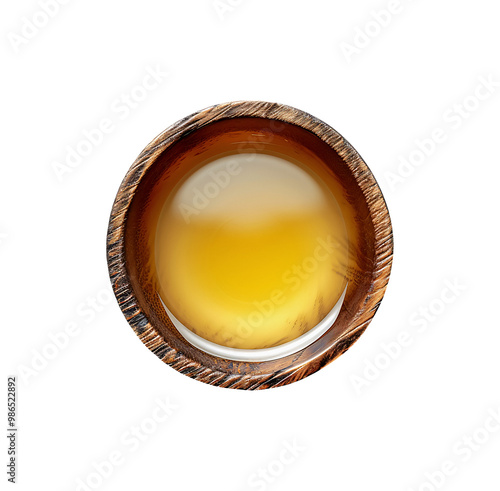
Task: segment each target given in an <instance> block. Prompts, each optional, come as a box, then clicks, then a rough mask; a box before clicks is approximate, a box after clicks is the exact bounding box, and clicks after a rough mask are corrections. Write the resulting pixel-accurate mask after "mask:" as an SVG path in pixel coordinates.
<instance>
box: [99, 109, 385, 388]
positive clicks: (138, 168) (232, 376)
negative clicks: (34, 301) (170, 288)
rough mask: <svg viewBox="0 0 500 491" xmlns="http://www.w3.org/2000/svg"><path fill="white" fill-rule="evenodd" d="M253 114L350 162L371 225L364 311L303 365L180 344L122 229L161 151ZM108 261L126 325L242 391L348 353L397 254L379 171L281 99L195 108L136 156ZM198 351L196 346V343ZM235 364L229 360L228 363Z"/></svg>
mask: <svg viewBox="0 0 500 491" xmlns="http://www.w3.org/2000/svg"><path fill="white" fill-rule="evenodd" d="M245 117H255V118H263V119H269V120H276V121H282V122H285V123H290V124H292V125H295V126H299V127H301V128H303V129H305V130H308V131H309V132H312V133H313V134H314V135H316V136H317V137H319V138H320V139H321V140H322V141H323V142H325V143H326V144H327V145H328V146H329V147H330V148H332V149H333V150H334V151H335V152H336V153H337V154H338V155H339V157H340V158H341V159H342V161H343V162H344V163H345V164H346V165H347V167H348V169H349V171H350V172H351V174H352V176H353V177H354V179H355V181H356V183H357V185H358V186H359V188H360V190H361V192H362V193H363V197H364V199H365V201H366V205H367V207H368V210H369V218H370V219H371V221H372V224H373V228H374V244H373V245H374V259H373V265H374V267H373V272H372V279H371V288H370V292H369V293H368V294H367V296H366V298H365V301H364V305H363V309H362V310H361V311H360V312H359V313H358V315H357V316H356V318H355V321H354V322H352V325H350V328H349V329H348V331H347V332H345V333H344V334H343V335H342V336H340V337H339V338H338V339H336V340H335V342H334V343H333V345H331V346H329V348H328V350H327V352H325V353H322V354H321V355H320V356H319V358H320V359H315V360H310V362H306V363H304V364H302V365H300V366H296V367H290V368H289V369H288V370H287V369H286V368H285V369H280V370H276V371H274V372H271V373H266V374H252V373H242V372H240V371H239V370H237V371H231V370H230V369H228V370H221V369H220V368H219V367H213V366H212V367H210V366H206V365H204V364H201V363H200V362H199V361H197V360H194V359H193V358H191V357H189V356H188V355H187V354H186V353H182V352H180V351H178V350H176V349H175V348H174V347H173V346H172V345H171V344H169V342H168V339H165V337H164V336H163V335H162V334H161V333H160V331H159V330H157V329H156V328H155V327H154V325H152V323H151V322H150V321H149V319H148V317H147V315H146V312H145V311H144V309H143V308H142V307H141V305H140V302H139V300H138V299H137V297H136V295H135V293H134V289H133V285H132V282H131V279H130V278H129V275H128V273H127V268H126V255H125V228H126V219H127V213H128V210H129V207H130V205H131V203H132V201H133V198H134V195H135V191H136V189H137V187H138V185H139V183H140V182H141V179H142V178H143V177H144V175H145V174H146V172H147V170H148V169H149V168H150V167H151V166H152V165H154V163H155V162H156V160H157V159H158V157H159V156H160V155H161V154H162V153H163V152H164V151H166V150H167V149H168V148H169V147H170V146H171V145H173V144H174V143H176V142H177V141H179V140H180V139H181V138H183V136H186V135H187V134H189V133H192V132H193V131H195V130H197V129H200V128H202V127H204V126H207V125H209V124H211V123H214V122H216V121H221V120H224V119H231V118H245ZM106 244H107V262H108V270H109V276H110V280H111V284H112V288H113V292H114V294H115V296H116V298H117V301H118V304H119V306H120V309H121V310H122V312H123V314H124V316H125V318H126V319H127V321H128V323H129V324H130V326H131V327H132V329H133V330H134V331H135V333H136V334H137V335H138V336H139V338H140V339H141V341H142V342H143V343H144V344H145V345H146V346H147V347H148V348H149V349H150V350H151V351H153V353H155V354H156V355H157V356H158V357H159V358H160V359H161V360H162V361H164V362H165V363H167V364H168V365H170V366H172V367H173V368H175V369H176V370H178V371H179V372H181V373H183V374H185V375H188V376H189V377H191V378H194V379H196V380H199V381H201V382H205V383H207V384H211V385H217V386H221V387H229V388H238V389H251V390H253V389H265V388H270V387H278V386H282V385H286V384H289V383H291V382H295V381H297V380H300V379H302V378H305V377H307V376H308V375H311V374H312V373H314V372H316V371H317V370H319V369H320V368H322V367H323V366H325V365H326V364H328V363H330V362H331V361H333V360H334V359H335V358H337V357H338V356H340V355H341V354H342V353H344V352H345V351H346V350H347V349H348V348H349V347H350V346H351V345H352V344H353V343H354V342H355V341H356V340H357V339H358V338H359V336H360V335H361V334H362V333H363V332H364V330H365V329H366V327H367V326H368V324H369V322H370V321H371V319H372V318H373V316H374V314H375V312H376V310H377V309H378V307H379V305H380V302H381V300H382V298H383V296H384V293H385V290H386V288H387V284H388V281H389V276H390V271H391V267H392V257H393V234H392V224H391V219H390V216H389V211H388V209H387V205H386V202H385V199H384V197H383V195H382V192H381V190H380V188H379V186H378V183H377V181H376V180H375V177H374V176H373V174H372V173H371V171H370V169H369V168H368V166H367V165H366V163H365V162H364V161H363V159H362V158H361V156H360V155H359V154H358V152H357V151H356V150H355V149H354V148H353V147H352V146H351V145H350V144H349V143H348V142H347V141H346V140H345V139H344V138H343V137H342V136H341V135H340V134H339V133H338V132H337V131H336V130H334V129H333V128H331V127H330V126H329V125H328V124H326V123H324V122H323V121H321V120H319V119H318V118H316V117H314V116H312V115H310V114H309V113H306V112H304V111H301V110H299V109H296V108H293V107H291V106H287V105H284V104H279V103H272V102H262V101H236V102H228V103H222V104H216V105H213V106H210V107H208V108H206V109H202V110H200V111H197V112H195V113H193V114H191V115H189V116H187V117H185V118H183V119H181V120H179V121H178V122H176V123H174V124H173V125H171V126H170V127H168V128H167V129H166V130H164V131H163V132H162V133H160V134H159V135H158V136H157V137H156V138H155V139H154V140H153V141H152V142H151V143H149V145H147V146H146V147H145V148H144V150H143V151H142V152H141V153H140V154H139V156H138V157H137V158H136V160H135V161H134V163H133V164H132V166H131V167H130V169H129V170H128V171H127V173H126V175H125V177H124V179H123V181H122V183H121V185H120V188H119V190H118V192H117V195H116V198H115V200H114V203H113V208H112V211H111V216H110V220H109V226H108V232H107V242H106ZM195 349H198V348H195ZM228 366H229V367H231V366H232V364H231V363H229V364H228Z"/></svg>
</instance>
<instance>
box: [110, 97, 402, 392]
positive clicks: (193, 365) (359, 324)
mask: <svg viewBox="0 0 500 491" xmlns="http://www.w3.org/2000/svg"><path fill="white" fill-rule="evenodd" d="M243 134H245V135H251V136H250V137H248V138H247V140H246V143H245V145H246V147H245V145H243V146H242V145H241V143H240V142H241V135H243ZM235 144H238V145H236V146H235ZM228 145H229V147H230V148H231V149H232V151H233V152H235V150H234V149H235V148H239V150H236V152H238V151H240V152H248V151H249V150H248V145H250V147H251V148H252V149H253V151H257V152H261V153H266V152H267V151H268V150H269V149H271V150H272V149H273V148H274V147H276V148H278V147H279V148H280V149H281V150H280V151H282V152H285V153H286V152H288V153H289V155H292V154H294V152H295V154H296V153H297V151H298V150H297V149H301V151H303V152H307V154H308V155H311V156H312V157H311V158H314V159H315V161H317V162H320V163H321V167H322V169H321V170H322V172H325V173H326V174H325V175H328V178H329V179H331V180H332V182H334V186H336V193H337V198H338V200H339V201H340V202H341V205H342V206H341V209H342V213H343V218H344V220H345V224H346V230H347V243H348V259H347V261H346V265H345V279H346V285H347V286H346V287H345V290H344V292H343V294H342V296H341V299H340V301H339V302H338V303H337V305H336V306H335V309H334V311H332V312H333V314H332V313H330V314H332V315H328V316H326V317H325V318H324V319H323V321H322V322H320V323H319V324H318V325H317V326H316V327H314V328H313V329H311V330H310V331H308V332H307V333H306V334H304V335H302V336H300V337H299V338H297V339H295V340H293V341H291V342H290V343H285V344H282V345H281V346H275V347H271V348H267V349H255V350H251V349H250V350H245V349H241V350H240V349H238V348H230V347H227V346H221V345H217V344H214V343H210V342H209V341H206V340H205V339H203V338H200V337H199V336H197V335H196V334H194V333H193V332H191V331H190V330H189V329H187V328H186V327H185V326H183V325H182V323H181V322H179V321H178V320H177V319H176V318H175V317H174V315H173V314H172V313H171V312H170V311H169V310H168V308H167V307H166V306H165V304H164V303H163V302H162V300H161V298H160V297H159V295H158V293H157V292H158V285H157V284H156V278H155V275H154V262H155V259H154V253H152V252H151V251H154V246H152V243H151V241H152V239H151V237H152V233H151V231H152V230H153V231H154V230H156V228H155V227H156V224H157V221H158V216H159V209H158V208H159V205H158V204H157V203H156V204H155V198H154V196H155V193H156V194H157V195H158V193H159V191H158V189H160V188H161V186H163V188H162V189H170V190H171V189H172V187H173V186H174V185H175V183H174V179H175V176H176V175H177V176H178V175H181V174H183V173H184V174H185V173H186V172H189V170H190V169H191V168H193V169H194V168H195V166H196V165H198V164H199V162H200V158H201V157H200V156H202V157H203V159H205V161H207V158H208V159H210V158H212V159H215V158H217V156H219V155H226V154H227V153H228V148H229V147H228ZM255 149H257V150H255ZM171 182H172V183H174V184H171ZM169 186H170V188H169ZM154 233H156V232H154ZM154 233H153V235H154ZM392 254H393V240H392V227H391V221H390V217H389V213H388V210H387V207H386V204H385V201H384V198H383V196H382V193H381V191H380V189H379V187H378V185H377V182H376V180H375V178H374V177H373V175H372V173H371V172H370V170H369V168H368V167H367V165H366V164H365V162H364V161H363V160H362V158H361V157H360V156H359V154H358V153H357V152H356V151H355V150H354V149H353V148H352V146H351V145H350V144H349V143H348V142H347V141H346V140H345V139H344V138H343V137H342V136H341V135H339V134H338V133H337V132H336V131H335V130H334V129H332V128H331V127H330V126H328V125H327V124H325V123H324V122H322V121H320V120H318V119H317V118H315V117H313V116H311V115H310V114H308V113H305V112H303V111H300V110H298V109H294V108H292V107H289V106H285V105H282V104H277V103H269V102H247V101H243V102H231V103H226V104H219V105H216V106H212V107H210V108H208V109H204V110H202V111H200V112H197V113H194V114H192V115H191V116H188V117H186V118H184V119H182V120H181V121H179V122H177V123H175V124H174V125H173V126H171V127H170V128H168V129H166V130H165V131H164V132H163V133H161V134H160V135H159V136H158V137H156V138H155V139H154V140H153V141H152V142H151V143H150V144H149V145H148V146H147V147H146V148H145V149H144V150H143V151H142V153H141V154H140V155H139V157H138V158H137V159H136V161H135V162H134V163H133V165H132V167H131V168H130V170H129V171H128V172H127V174H126V176H125V178H124V180H123V182H122V184H121V186H120V189H119V191H118V194H117V196H116V199H115V202H114V205H113V209H112V212H111V218H110V222H109V228H108V235H107V258H108V267H109V274H110V278H111V283H112V286H113V291H114V293H115V295H116V298H117V300H118V304H119V305H120V308H121V310H122V312H123V314H124V315H125V317H126V319H127V321H128V322H129V324H130V325H131V327H132V328H133V330H134V331H135V333H136V334H137V335H138V336H139V338H140V339H141V341H142V342H143V343H144V344H145V345H146V346H147V347H148V348H149V349H150V350H151V351H152V352H153V353H154V354H155V355H156V356H158V357H159V358H160V359H161V360H163V361H164V362H165V363H167V364H168V365H170V366H171V367H173V368H175V369H176V370H178V371H179V372H181V373H183V374H185V375H187V376H189V377H191V378H194V379H196V380H199V381H201V382H205V383H207V384H211V385H216V386H220V387H228V388H235V389H250V390H253V389H266V388H270V387H278V386H282V385H285V384H289V383H292V382H295V381H297V380H300V379H302V378H304V377H307V376H308V375H310V374H312V373H314V372H316V371H317V370H319V369H320V368H322V367H324V366H325V365H326V364H328V363H330V362H331V361H332V360H334V359H335V358H336V357H338V356H340V355H341V354H342V353H344V352H345V351H346V350H347V349H348V348H349V347H350V346H351V345H352V344H353V343H354V342H355V341H356V340H357V339H358V338H359V336H360V335H361V334H362V333H363V331H364V330H365V329H366V327H367V325H368V323H369V322H370V321H371V319H372V317H373V315H374V314H375V312H376V310H377V308H378V306H379V305H380V302H381V300H382V297H383V295H384V292H385V289H386V286H387V283H388V280H389V274H390V270H391V264H392ZM152 264H153V266H151V265H152ZM152 271H153V273H152ZM266 350H267V351H266Z"/></svg>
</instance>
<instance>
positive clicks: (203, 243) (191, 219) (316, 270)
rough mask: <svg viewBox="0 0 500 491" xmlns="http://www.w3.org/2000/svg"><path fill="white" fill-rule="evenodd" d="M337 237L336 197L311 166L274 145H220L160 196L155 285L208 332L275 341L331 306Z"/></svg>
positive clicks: (343, 259)
mask: <svg viewBox="0 0 500 491" xmlns="http://www.w3.org/2000/svg"><path fill="white" fill-rule="evenodd" d="M347 244H348V240H347V231H346V226H345V223H344V219H343V216H342V212H341V209H340V207H339V205H338V203H337V200H336V199H335V196H334V195H333V194H332V192H331V190H330V189H329V188H328V187H327V186H326V185H325V184H324V183H323V181H322V180H321V179H320V178H319V177H318V176H317V175H316V174H315V173H314V172H313V171H312V170H310V169H309V168H307V167H306V166H303V165H302V164H301V163H300V162H298V161H292V160H291V159H288V158H287V159H285V158H282V157H280V156H278V155H271V154H265V153H237V154H233V155H226V156H224V157H221V158H217V159H215V160H212V161H211V162H209V163H206V164H204V165H202V166H201V167H199V168H197V169H196V170H195V171H194V172H192V173H190V174H189V175H187V176H185V178H183V179H182V180H181V181H180V182H179V183H178V184H177V186H176V188H175V189H174V190H173V192H171V193H170V194H169V196H168V198H167V200H166V201H165V203H164V205H163V208H162V210H161V213H160V217H159V220H158V224H157V228H156V238H155V244H154V247H155V262H156V272H157V280H158V285H159V295H160V297H161V299H162V300H163V302H164V303H165V305H166V306H167V307H168V309H169V310H170V311H171V312H172V313H173V315H174V316H175V317H176V318H177V319H178V320H179V321H180V322H181V323H182V324H184V326H186V327H187V328H188V329H190V330H191V331H192V332H194V333H195V334H197V335H199V336H201V337H202V338H204V339H206V340H208V341H211V342H214V343H217V344H219V345H223V346H227V347H233V348H243V349H259V348H269V347H273V346H278V345H281V344H283V343H286V342H288V341H292V340H293V339H296V338H297V337H299V336H301V335H302V334H304V333H306V332H307V331H309V330H310V329H312V328H313V327H314V326H316V325H317V324H318V323H319V322H320V321H321V320H322V319H323V318H324V317H325V316H326V315H327V314H328V313H329V312H330V311H331V310H332V308H333V307H334V306H335V304H336V303H337V301H338V300H339V298H340V296H341V295H342V292H343V291H344V289H345V286H346V268H347V264H348V246H347Z"/></svg>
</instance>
